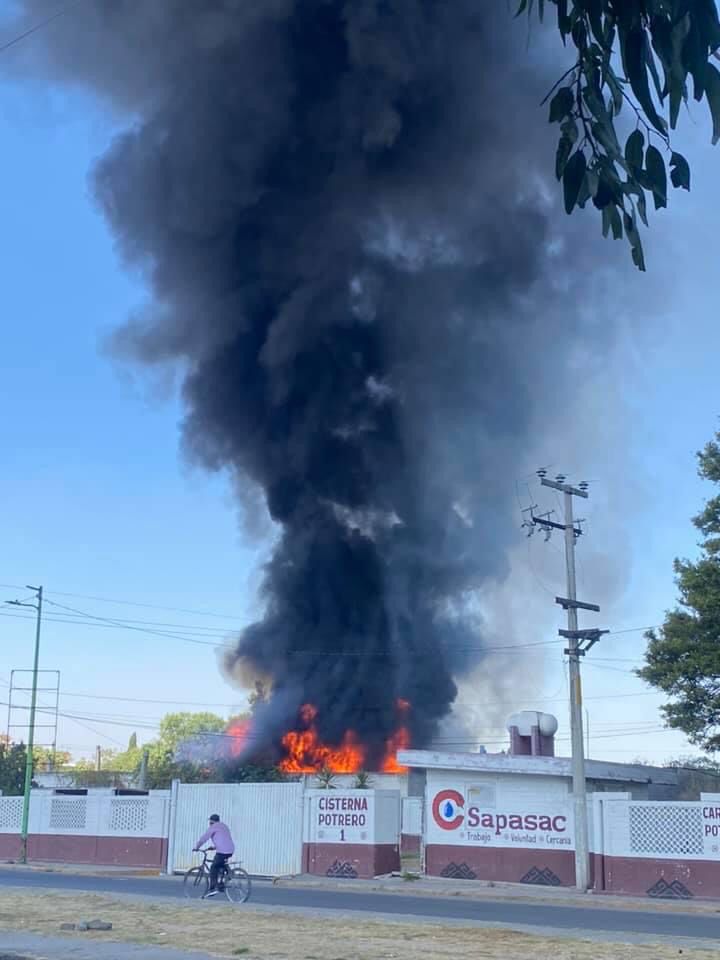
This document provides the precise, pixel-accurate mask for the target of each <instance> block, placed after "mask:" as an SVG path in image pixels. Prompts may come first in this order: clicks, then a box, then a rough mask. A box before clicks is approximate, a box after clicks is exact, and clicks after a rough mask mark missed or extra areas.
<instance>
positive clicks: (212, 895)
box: [204, 890, 218, 900]
mask: <svg viewBox="0 0 720 960" xmlns="http://www.w3.org/2000/svg"><path fill="white" fill-rule="evenodd" d="M217 895H218V892H217V890H209V891H208V892H207V893H206V894H205V897H204V899H205V900H207V898H208V897H216V896H217Z"/></svg>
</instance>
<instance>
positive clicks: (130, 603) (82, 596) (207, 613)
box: [0, 583, 246, 620]
mask: <svg viewBox="0 0 720 960" xmlns="http://www.w3.org/2000/svg"><path fill="white" fill-rule="evenodd" d="M0 589H5V590H23V589H24V587H18V586H17V585H16V584H13V583H0ZM48 595H49V596H52V597H70V598H71V599H75V600H93V601H95V602H96V603H113V604H118V605H119V606H125V607H143V608H145V609H146V610H169V611H171V612H172V613H188V614H190V615H192V616H198V617H215V618H217V619H220V620H245V619H246V618H245V617H241V616H239V615H238V614H231V613H215V612H213V611H211V610H190V609H187V608H185V607H170V606H162V605H160V604H157V603H143V602H140V601H137V600H124V599H123V600H121V599H117V598H113V597H97V596H93V595H91V594H86V593H68V592H66V591H62V590H48Z"/></svg>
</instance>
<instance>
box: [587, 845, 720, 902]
mask: <svg viewBox="0 0 720 960" xmlns="http://www.w3.org/2000/svg"><path fill="white" fill-rule="evenodd" d="M593 860H594V864H595V866H594V875H595V882H594V887H593V888H594V889H595V891H596V892H598V893H618V894H619V893H625V894H630V895H633V896H640V897H653V898H655V899H660V900H688V899H691V898H692V897H703V898H705V899H709V900H718V899H720V865H719V864H718V863H717V862H713V861H711V860H670V859H655V858H649V857H648V858H641V857H608V856H600V855H598V854H593Z"/></svg>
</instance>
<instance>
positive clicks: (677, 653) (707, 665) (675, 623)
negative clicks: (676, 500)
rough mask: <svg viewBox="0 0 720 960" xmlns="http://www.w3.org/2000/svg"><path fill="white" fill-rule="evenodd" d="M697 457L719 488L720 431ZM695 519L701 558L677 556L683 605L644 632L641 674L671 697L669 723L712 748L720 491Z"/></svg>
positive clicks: (719, 606) (719, 690)
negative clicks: (655, 626)
mask: <svg viewBox="0 0 720 960" xmlns="http://www.w3.org/2000/svg"><path fill="white" fill-rule="evenodd" d="M697 456H698V473H699V475H700V477H701V478H702V479H704V480H709V481H710V482H711V483H713V484H715V485H716V486H717V487H718V488H720V432H719V433H717V434H716V435H715V439H714V440H712V441H711V442H710V443H708V444H707V446H706V447H705V449H704V450H702V451H701V452H700V453H698V455H697ZM693 524H694V525H695V527H696V528H697V529H698V530H699V531H700V533H701V534H702V535H703V538H704V539H703V541H702V543H701V544H700V548H701V552H700V557H699V559H698V560H696V561H690V560H676V561H675V574H676V578H677V579H676V582H677V585H678V589H679V592H680V600H679V606H678V607H676V608H675V609H674V610H671V611H670V612H669V613H667V614H666V616H665V621H664V623H663V625H662V627H661V628H660V629H659V630H650V631H648V633H647V634H646V637H647V640H648V647H647V651H646V653H645V666H644V667H643V668H642V669H641V670H639V671H638V676H640V677H642V679H643V680H645V681H646V682H647V683H649V684H650V685H651V686H653V687H656V688H657V689H659V690H662V691H663V692H664V693H666V694H668V696H670V697H672V698H673V701H672V702H671V703H668V704H666V705H665V706H664V707H663V708H662V709H663V713H664V714H665V718H666V720H667V723H668V725H669V726H670V727H674V728H676V729H678V730H682V731H683V732H684V733H685V734H686V735H687V737H688V739H689V740H690V741H691V742H692V743H695V744H697V745H698V746H700V747H702V748H703V749H705V750H711V751H712V750H717V749H719V748H720V493H718V495H716V496H714V497H712V498H711V499H710V500H708V501H707V503H706V504H705V507H704V509H703V510H702V511H701V512H700V513H699V514H698V516H696V517H695V518H694V519H693Z"/></svg>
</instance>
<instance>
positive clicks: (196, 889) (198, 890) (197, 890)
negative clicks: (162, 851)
mask: <svg viewBox="0 0 720 960" xmlns="http://www.w3.org/2000/svg"><path fill="white" fill-rule="evenodd" d="M207 889H208V875H207V873H206V872H205V871H204V870H203V868H202V867H193V868H192V869H191V870H188V872H187V873H186V874H185V879H184V881H183V890H184V892H185V896H186V897H187V898H188V899H189V900H201V899H202V898H203V897H204V896H205V894H206V893H207Z"/></svg>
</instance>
